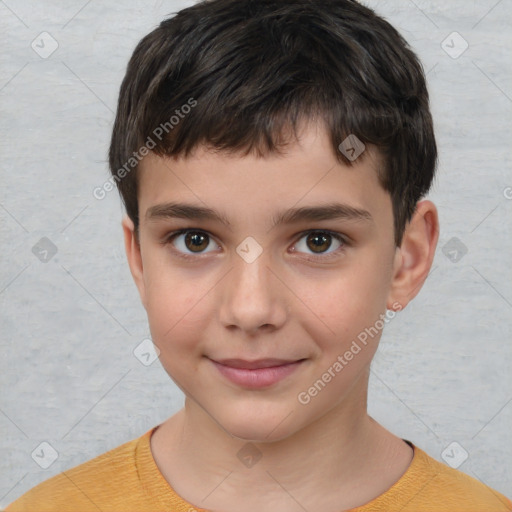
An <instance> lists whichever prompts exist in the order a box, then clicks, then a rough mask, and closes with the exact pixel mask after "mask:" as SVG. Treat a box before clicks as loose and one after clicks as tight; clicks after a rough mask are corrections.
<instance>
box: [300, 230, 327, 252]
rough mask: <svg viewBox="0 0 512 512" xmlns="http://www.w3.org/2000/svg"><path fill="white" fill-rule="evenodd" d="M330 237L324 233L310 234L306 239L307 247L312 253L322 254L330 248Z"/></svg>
mask: <svg viewBox="0 0 512 512" xmlns="http://www.w3.org/2000/svg"><path fill="white" fill-rule="evenodd" d="M330 238H331V235H329V234H328V235H327V236H326V235H325V233H311V234H310V235H309V236H308V237H307V242H306V243H307V244H308V247H309V248H310V249H311V250H312V251H314V252H323V251H326V250H327V249H329V247H330V246H331V240H330Z"/></svg>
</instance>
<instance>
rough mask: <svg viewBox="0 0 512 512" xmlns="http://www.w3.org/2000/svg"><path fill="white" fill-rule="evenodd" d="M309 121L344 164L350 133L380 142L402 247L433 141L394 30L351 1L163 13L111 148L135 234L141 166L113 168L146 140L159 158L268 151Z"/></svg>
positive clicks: (209, 6)
mask: <svg viewBox="0 0 512 512" xmlns="http://www.w3.org/2000/svg"><path fill="white" fill-rule="evenodd" d="M191 99H192V100H193V101H194V102H195V104H194V108H188V109H187V113H186V115H180V116H179V121H178V122H175V123H173V122H171V118H172V117H174V118H175V119H177V118H178V117H177V114H178V113H180V112H181V113H183V112H184V111H183V110H182V108H184V106H185V105H187V104H188V105H190V104H191ZM313 117H314V118H319V119H321V120H323V121H324V122H325V125H326V127H327V130H328V133H329V137H330V142H331V145H332V148H333V151H334V153H335V155H336V158H337V159H338V160H339V161H340V162H342V163H344V164H346V165H351V163H352V162H351V160H350V159H348V158H347V157H346V156H345V155H344V154H343V152H342V151H340V150H339V149H338V148H339V145H340V143H341V142H342V141H343V140H345V138H346V137H347V136H349V135H355V136H356V137H357V138H358V139H359V140H360V141H362V142H363V143H364V144H372V145H374V146H376V147H377V148H378V150H379V155H380V156H381V160H382V165H381V166H380V168H379V169H378V174H379V179H380V182H381V184H382V186H383V187H384V189H385V190H387V191H388V192H389V193H390V196H391V200H392V204H393V214H394V228H395V243H396V245H397V246H399V245H400V243H401V239H402V235H403V231H404V229H405V226H406V224H407V222H408V221H409V220H410V218H411V216H412V214H413V213H414V209H415V207H416V203H417V202H418V201H419V199H420V198H421V197H422V196H423V195H424V194H426V193H427V192H428V190H429V188H430V186H431V183H432V180H433V177H434V173H435V168H436V164H437V147H436V141H435V136H434V130H433V123H432V117H431V114H430V110H429V96H428V92H427V87H426V80H425V75H424V72H423V68H422V65H421V63H420V61H419V59H418V58H417V56H416V55H415V53H414V52H413V51H412V50H411V49H410V47H409V45H408V44H407V42H406V41H405V40H404V39H403V38H402V36H401V35H400V34H399V33H398V31H397V30H396V29H395V28H393V27H392V26H391V25H390V24H389V23H388V22H387V21H385V20H384V19H383V18H381V17H379V16H378V15H376V14H375V12H374V11H373V10H372V9H370V8H368V7H365V6H363V5H361V4H359V3H358V2H356V1H353V0H318V1H314V0H279V1H277V0H209V1H208V0H207V1H202V2H199V3H198V4H196V5H193V6H191V7H189V8H186V9H183V10H181V11H179V12H178V13H177V14H175V15H174V16H172V17H171V18H168V19H166V20H164V21H162V22H161V23H160V25H159V26H158V27H157V28H156V29H154V30H153V31H152V32H151V33H149V34H148V35H146V36H145V37H144V38H143V39H142V40H141V41H140V42H139V44H138V45H137V47H136V48H135V51H134V53H133V55H132V57H131V59H130V61H129V63H128V67H127V71H126V75H125V77H124V79H123V82H122V84H121V89H120V94H119V102H118V107H117V115H116V120H115V123H114V127H113V133H112V140H111V144H110V150H109V166H110V170H111V172H112V175H113V176H117V179H116V181H117V186H118V189H119V192H120V194H121V197H122V199H123V202H124V204H125V207H126V211H127V214H128V215H129V217H130V218H131V219H132V220H133V222H134V224H135V228H136V230H138V226H139V217H138V202H137V172H136V171H137V169H136V165H135V166H134V170H133V172H128V173H126V172H125V173H123V175H124V177H123V178H122V179H119V174H116V173H118V171H119V170H120V169H121V168H122V166H123V165H124V166H125V168H126V162H127V161H128V160H129V159H130V158H132V157H133V154H134V152H137V151H138V150H139V149H140V148H141V147H143V146H144V145H148V144H147V143H148V140H150V139H151V142H152V144H151V146H153V147H151V150H152V151H153V152H154V153H156V154H157V155H160V156H178V155H183V156H187V155H188V154H190V153H191V151H192V150H193V149H194V148H196V147H197V146H198V145H200V144H206V145H208V146H210V147H214V148H217V149H219V150H226V151H230V152H241V153H244V154H248V153H249V152H256V153H257V154H259V155H262V156H264V155H265V154H267V153H268V152H273V151H279V147H280V145H281V144H284V142H283V133H284V130H285V128H289V127H292V128H293V130H294V131H295V133H296V128H297V125H298V123H299V122H300V121H301V120H305V119H308V118H313ZM158 127H161V128H160V131H158ZM155 130H157V131H156V133H157V134H159V135H160V136H159V137H157V136H155V135H152V134H155ZM164 132H165V133H164ZM148 146H149V145H148Z"/></svg>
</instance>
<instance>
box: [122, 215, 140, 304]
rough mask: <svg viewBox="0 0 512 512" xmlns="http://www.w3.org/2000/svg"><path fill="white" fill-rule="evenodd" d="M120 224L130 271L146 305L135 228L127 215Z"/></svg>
mask: <svg viewBox="0 0 512 512" xmlns="http://www.w3.org/2000/svg"><path fill="white" fill-rule="evenodd" d="M121 225H122V226H123V232H124V248H125V251H126V257H127V259H128V265H129V267H130V272H131V273H132V277H133V280H134V281H135V284H136V285H137V288H138V289H139V295H140V300H141V301H142V304H143V305H144V308H145V307H146V289H145V284H144V271H143V270H144V269H143V267H142V256H141V252H140V244H139V241H138V240H137V236H136V235H135V228H134V224H133V221H132V220H131V219H130V217H128V216H127V215H126V216H125V217H124V218H123V220H122V222H121Z"/></svg>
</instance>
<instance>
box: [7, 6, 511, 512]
mask: <svg viewBox="0 0 512 512" xmlns="http://www.w3.org/2000/svg"><path fill="white" fill-rule="evenodd" d="M109 156H110V169H111V171H112V182H115V183H116V184H117V186H118V188H119V191H120V193H121V196H122V198H123V201H124V204H125V206H126V211H127V217H125V218H124V219H123V222H122V226H123V231H124V237H125V247H126V253H127V258H128V262H129V266H130V270H131V273H132V276H133V278H134V281H135V283H136V285H137V288H138V290H139V293H140V297H141V300H142V303H143V305H144V307H145V309H146V311H147V314H148V319H149V325H150V329H151V333H152V338H153V342H154V343H155V345H156V346H157V347H158V349H159V357H160V360H161V362H162V365H163V366H164V368H165V369H166V371H167V372H168V373H169V375H170V377H171V378H172V379H173V380H174V381H175V382H176V383H177V385H178V386H179V387H180V388H181V389H182V390H183V392H184V393H185V395H186V399H185V407H184V408H183V409H182V410H180V411H179V412H178V413H176V414H175V415H174V416H172V417H171V418H169V419H168V420H167V421H165V422H164V423H162V424H161V425H158V426H156V427H154V428H152V429H151V430H150V431H149V432H147V433H146V434H145V435H143V436H141V437H140V438H139V439H135V440H133V441H130V442H128V443H126V444H124V445H122V446H120V447H118V448H116V449H114V450H111V451H109V452H107V453H106V454H103V455H101V456H100V457H96V458H95V459H93V460H91V461H89V462H86V463H84V464H82V465H80V466H77V467H75V468H73V469H71V470H69V471H66V472H64V473H62V474H60V475H57V476H55V477H53V478H51V479H50V480H48V481H46V482H44V483H42V484H40V485H38V486H37V487H35V488H34V489H32V490H31V491H29V492H28V493H27V494H25V495H24V496H23V497H21V498H20V499H19V500H17V501H16V502H14V503H13V504H11V505H10V506H9V507H8V508H7V510H8V511H9V512H16V511H22V510H31V511H66V510H69V511H71V510H72V511H76V512H81V511H89V510H91V511H92V510H101V511H104V512H106V511H138V512H145V511H147V512H149V511H163V510H165V511H173V512H174V511H177V512H180V511H181V512H184V511H193V510H198V511H200V510H209V511H215V512H234V511H239V510H244V511H248V512H253V511H261V510H275V511H279V512H296V511H310V512H316V511H319V510H322V511H327V512H338V511H342V510H345V511H347V510H350V511H357V512H369V511H386V512H392V511H404V512H405V511H415V512H426V511H438V512H441V511H450V512H457V511H464V512H469V511H487V512H491V511H510V510H512V502H511V501H510V500H509V499H508V498H507V497H505V496H504V495H502V494H500V493H498V492H497V491H495V490H493V489H491V488H489V487H487V486H485V485H484V484H482V483H480V482H478V481H477V480H475V479H473V478H471V477H469V476H468V475H466V474H464V473H462V472H460V471H457V470H454V469H451V468H450V467H448V466H446V465H444V464H441V463H439V462H437V461H436V460H434V459H433V458H431V457H430V456H428V455H427V454H426V453H425V452H423V451H422V450H421V449H420V448H418V447H417V446H415V445H414V444H413V443H411V442H410V441H407V440H404V439H400V438H398V437H397V436H395V435H393V434H392V433H391V432H389V431H387V430H386V429H385V428H384V427H382V426H380V425H379V424H378V423H377V422H375V420H373V419H372V418H371V417H370V416H368V414H367V411H366V399H367V390H368V377H369V368H370V364H371V361H372V358H373V355H374V354H375V351H376V349H377V345H378V342H379V339H380V336H381V333H382V328H383V326H384V324H385V323H386V321H387V319H389V318H391V317H392V316H394V315H395V314H396V312H397V311H400V310H401V309H403V308H404V307H406V306H407V304H408V302H409V301H410V300H411V299H413V298H414V297H415V295H416V294H417V293H418V292H419V290H420V288H421V286H422V285H423V283H424V281H425V279H426V276H427V274H428V272H429V269H430V267H431V264H432V260H433V257H434V252H435V247H436V244H437V239H438V229H439V225H438V218H437V212H436V208H435V206H434V205H433V203H432V202H430V201H428V200H422V198H423V197H424V196H425V194H426V193H427V192H428V190H429V187H430V184H431V182H432V179H433V176H434V171H435V167H436V160H437V150H436V143H435V137H434V133H433V126H432V119H431V115H430V111H429V105H428V93H427V90H426V84H425V78H424V75H423V71H422V68H421V65H420V64H419V62H418V60H417V57H416V56H415V55H414V53H413V52H412V51H411V50H410V49H409V47H408V46H407V44H406V42H405V41H404V40H403V39H402V38H401V37H400V35H399V34H398V33H397V31H396V30H395V29H394V28H393V27H391V26H390V25H389V24H388V23H387V22H385V21H384V20H383V19H381V18H379V17H378V16H376V15H375V13H374V12H373V11H372V10H370V9H368V8H366V7H363V6H362V5H360V4H358V3H356V2H355V1H350V0H324V1H322V2H313V1H311V0H286V1H279V2H277V1H271V0H259V1H254V0H253V1H251V0H212V1H208V2H202V3H199V4H197V5H195V6H193V7H190V8H188V9H184V10H182V11H180V12H179V13H178V14H177V15H176V16H175V17H174V18H171V19H169V20H166V21H164V22H162V23H161V25H160V26H159V27H158V28H157V29H156V30H154V31H153V32H151V33H150V34H149V35H148V36H146V37H145V38H144V39H143V40H142V41H141V42H140V43H139V45H138V46H137V48H136V49H135V52H134V54H133V56H132V58H131V60H130V63H129V65H128V70H127V73H126V76H125V78H124V81H123V83H122V86H121V91H120V96H119V104H118V110H117V117H116V121H115V125H114V129H113V135H112V141H111V147H110V155H109ZM368 333H371V334H368Z"/></svg>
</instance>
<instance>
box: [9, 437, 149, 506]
mask: <svg viewBox="0 0 512 512" xmlns="http://www.w3.org/2000/svg"><path fill="white" fill-rule="evenodd" d="M150 432H151V431H149V432H147V433H146V434H144V435H143V436H141V437H139V438H137V439H133V440H131V441H128V442H127V443H124V444H122V445H120V446H118V447H117V448H114V449H112V450H110V451H108V452H105V453H103V454H102V455H99V456H97V457H95V458H93V459H91V460H89V461H87V462H84V463H83V464H80V465H78V466H75V467H73V468H71V469H69V470H66V471H63V472H62V473H59V474H58V475H55V476H53V477H51V478H49V479H48V480H45V481H44V482H42V483H40V484H39V485H37V486H35V487H33V488H32V489H30V490H29V491H28V492H27V493H25V494H24V495H23V496H21V497H20V498H18V499H17V500H16V501H14V502H13V503H11V504H10V505H9V506H8V507H7V508H6V512H28V511H31V512H32V511H34V512H35V511H37V512H55V511H57V510H58V511H59V512H65V511H74V512H75V511H78V510H80V511H82V510H83V511H86V510H98V509H99V510H102V508H101V503H102V502H104V501H106V500H108V503H111V502H112V497H113V494H115V493H118V494H121V493H125V494H126V491H127V490H128V489H130V490H131V491H133V492H134V493H135V494H136V493H137V490H138V489H137V487H138V486H139V485H140V484H139V479H138V476H137V467H136V464H135V458H136V452H137V449H138V446H139V444H140V442H141V440H143V439H144V438H145V437H146V436H149V434H150ZM125 498H126V496H125ZM98 507H99V508H98Z"/></svg>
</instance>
